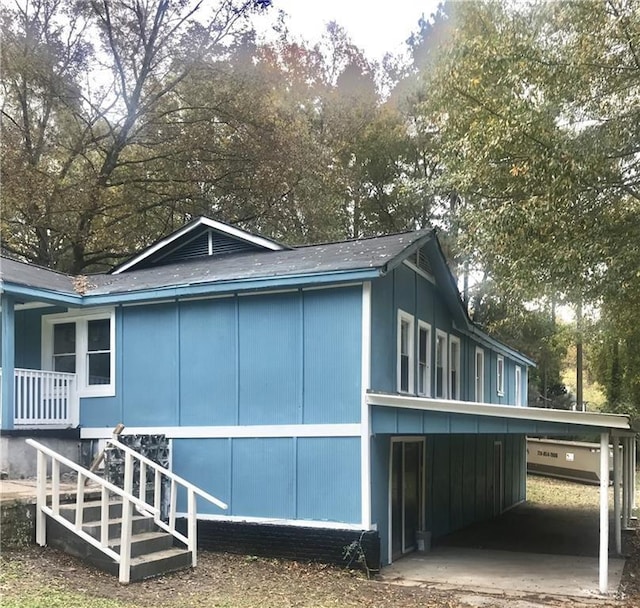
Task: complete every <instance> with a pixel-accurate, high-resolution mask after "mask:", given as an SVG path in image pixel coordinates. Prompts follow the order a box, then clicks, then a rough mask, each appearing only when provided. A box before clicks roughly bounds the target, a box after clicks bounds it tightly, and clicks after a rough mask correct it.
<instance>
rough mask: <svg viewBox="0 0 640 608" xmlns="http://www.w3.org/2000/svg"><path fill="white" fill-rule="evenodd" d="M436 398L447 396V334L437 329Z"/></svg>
mask: <svg viewBox="0 0 640 608" xmlns="http://www.w3.org/2000/svg"><path fill="white" fill-rule="evenodd" d="M435 396H436V399H446V398H447V334H446V333H444V332H443V331H440V330H439V329H436V394H435Z"/></svg>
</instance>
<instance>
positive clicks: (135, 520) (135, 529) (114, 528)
mask: <svg viewBox="0 0 640 608" xmlns="http://www.w3.org/2000/svg"><path fill="white" fill-rule="evenodd" d="M100 525H101V522H100V521H99V520H97V521H88V522H85V523H84V524H82V529H83V530H84V531H85V532H86V533H87V534H89V535H91V536H93V538H96V539H99V538H100ZM108 526H109V534H108V537H109V538H119V537H120V535H121V533H122V517H115V518H112V519H109V522H108ZM154 531H156V525H155V523H154V521H153V518H152V517H147V516H145V515H134V516H133V517H132V518H131V534H132V535H134V534H139V533H141V532H154Z"/></svg>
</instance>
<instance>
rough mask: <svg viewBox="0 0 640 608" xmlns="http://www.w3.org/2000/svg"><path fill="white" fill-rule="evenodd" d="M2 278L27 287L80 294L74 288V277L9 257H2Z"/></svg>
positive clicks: (0, 260) (0, 270)
mask: <svg viewBox="0 0 640 608" xmlns="http://www.w3.org/2000/svg"><path fill="white" fill-rule="evenodd" d="M0 278H1V279H2V280H3V281H6V282H8V283H15V284H17V285H24V286H25V287H34V288H36V289H46V290H48V291H54V292H57V293H66V294H69V293H72V294H75V295H78V294H77V292H76V291H75V289H74V288H73V277H71V276H69V275H67V274H63V273H61V272H56V271H55V270H51V269H49V268H42V267H41V266H34V265H33V264H27V263H26V262H20V261H18V260H14V259H12V258H8V257H2V258H0Z"/></svg>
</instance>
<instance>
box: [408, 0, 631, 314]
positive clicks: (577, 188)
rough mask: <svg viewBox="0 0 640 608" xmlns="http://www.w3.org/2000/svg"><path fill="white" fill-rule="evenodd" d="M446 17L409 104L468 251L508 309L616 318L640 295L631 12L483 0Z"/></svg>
mask: <svg viewBox="0 0 640 608" xmlns="http://www.w3.org/2000/svg"><path fill="white" fill-rule="evenodd" d="M445 17H446V19H447V20H448V21H449V37H448V38H447V39H446V40H445V41H443V42H442V44H441V49H440V50H439V51H438V53H434V52H433V49H431V52H430V53H427V57H428V59H429V70H428V71H423V72H422V73H421V76H422V79H423V80H422V82H423V87H424V91H425V92H424V95H423V96H422V99H421V100H420V101H419V103H418V109H419V111H420V112H421V113H422V116H423V117H424V120H425V121H426V122H428V123H429V124H431V125H432V127H433V128H434V129H437V130H438V134H439V140H440V142H441V146H442V147H441V159H442V163H443V165H444V170H443V173H442V175H443V182H442V186H443V188H444V189H449V190H451V191H454V192H456V193H457V194H458V195H459V196H460V198H461V200H462V204H461V205H460V206H459V216H458V221H459V225H460V227H461V235H462V245H463V247H464V249H465V251H466V255H467V256H468V257H469V258H471V259H473V260H475V264H476V266H477V268H479V269H483V270H484V271H486V272H488V273H489V274H490V276H491V277H493V278H494V279H495V280H496V281H498V282H500V284H501V285H502V286H503V288H504V289H505V290H507V291H508V292H509V295H510V297H513V298H515V299H517V300H520V301H526V300H532V299H537V298H546V299H548V300H551V299H554V300H555V301H561V300H563V299H564V300H565V301H566V302H568V303H571V304H573V305H575V306H576V308H577V309H578V310H580V309H581V308H582V306H583V305H587V304H591V305H596V306H598V305H601V304H604V306H603V308H602V310H603V312H604V313H605V314H612V311H613V310H614V309H615V310H616V312H615V313H614V314H618V315H619V314H620V313H621V312H622V310H623V309H624V308H625V306H626V305H630V304H631V302H633V299H634V297H637V294H638V290H639V289H640V288H639V284H640V275H638V272H637V269H638V267H640V190H639V188H638V179H637V176H638V168H639V167H640V137H639V132H638V124H640V104H639V103H638V95H639V93H638V91H639V90H640V5H639V4H638V3H637V2H633V1H626V0H609V1H607V2H596V1H585V2H574V3H547V2H533V3H530V4H507V5H505V4H501V3H494V2H483V1H478V2H468V3H456V4H453V5H451V4H450V5H447V6H446V8H445ZM423 56H424V55H423ZM624 303H626V304H624Z"/></svg>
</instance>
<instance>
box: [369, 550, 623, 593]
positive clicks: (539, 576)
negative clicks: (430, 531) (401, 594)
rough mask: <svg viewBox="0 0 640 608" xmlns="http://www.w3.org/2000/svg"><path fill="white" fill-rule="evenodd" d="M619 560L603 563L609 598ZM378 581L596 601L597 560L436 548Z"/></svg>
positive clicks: (407, 560)
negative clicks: (605, 570)
mask: <svg viewBox="0 0 640 608" xmlns="http://www.w3.org/2000/svg"><path fill="white" fill-rule="evenodd" d="M623 568H624V559H622V558H619V559H616V558H612V559H610V560H609V594H615V593H616V591H617V589H618V586H619V585H620V579H621V577H622V570H623ZM381 576H382V579H383V580H384V581H387V582H396V583H402V584H407V585H411V584H416V585H420V584H424V585H426V586H437V587H443V588H447V589H469V590H473V591H480V592H486V593H492V594H494V593H500V594H507V595H509V594H516V595H517V594H523V593H526V594H528V593H535V594H540V595H549V596H565V597H578V598H588V597H590V598H593V597H601V594H600V593H599V592H598V558H597V557H583V556H569V555H549V554H544V553H522V552H514V551H496V550H493V549H467V548H463V547H446V546H441V547H436V548H434V549H433V550H432V551H431V552H429V553H427V554H423V555H420V554H417V553H414V554H411V555H408V556H406V557H404V558H402V559H400V560H398V561H396V562H394V563H393V564H392V565H390V566H388V567H386V568H384V569H383V570H382V575H381Z"/></svg>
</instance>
